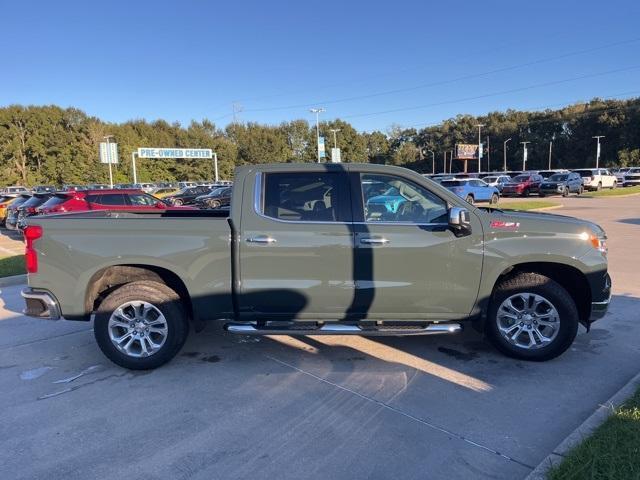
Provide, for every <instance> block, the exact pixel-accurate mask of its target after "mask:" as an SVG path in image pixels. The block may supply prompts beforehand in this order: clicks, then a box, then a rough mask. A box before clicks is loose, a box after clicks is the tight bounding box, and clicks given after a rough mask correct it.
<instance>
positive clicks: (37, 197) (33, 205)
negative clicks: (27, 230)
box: [16, 192, 53, 230]
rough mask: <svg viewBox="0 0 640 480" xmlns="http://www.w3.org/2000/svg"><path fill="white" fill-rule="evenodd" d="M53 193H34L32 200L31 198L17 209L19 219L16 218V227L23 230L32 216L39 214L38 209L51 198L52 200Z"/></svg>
mask: <svg viewBox="0 0 640 480" xmlns="http://www.w3.org/2000/svg"><path fill="white" fill-rule="evenodd" d="M52 195H53V194H52V193H47V192H44V193H34V194H33V195H32V196H31V198H29V199H28V200H27V201H26V202H24V203H23V204H22V205H20V206H19V207H18V209H17V213H18V215H17V217H16V226H17V227H18V228H19V229H20V230H22V229H23V228H24V227H25V225H26V223H25V220H26V218H28V217H31V216H32V215H35V214H36V213H37V209H38V207H39V206H40V205H42V204H43V203H45V202H46V201H47V200H49V198H51V196H52Z"/></svg>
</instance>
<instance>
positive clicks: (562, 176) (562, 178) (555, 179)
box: [549, 173, 569, 182]
mask: <svg viewBox="0 0 640 480" xmlns="http://www.w3.org/2000/svg"><path fill="white" fill-rule="evenodd" d="M567 178H569V175H567V174H566V173H563V174H560V173H556V174H555V175H551V176H550V177H549V180H550V181H552V182H564V181H565V180H566V179H567Z"/></svg>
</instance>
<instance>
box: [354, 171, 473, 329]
mask: <svg viewBox="0 0 640 480" xmlns="http://www.w3.org/2000/svg"><path fill="white" fill-rule="evenodd" d="M351 185H352V191H353V194H352V197H353V199H354V200H353V205H354V207H353V208H354V224H355V228H356V237H355V244H356V252H357V257H356V258H357V261H356V264H357V266H358V268H357V279H356V290H355V299H356V300H355V305H354V307H355V310H357V311H358V312H359V313H360V315H361V317H362V318H371V319H376V318H396V319H407V318H411V319H416V318H425V319H428V318H432V319H442V320H444V319H451V318H457V317H459V316H463V315H467V314H469V313H470V311H471V309H472V308H473V305H474V304H475V301H476V297H477V294H478V289H479V285H480V276H481V270H482V255H483V246H482V239H483V236H482V228H481V226H480V221H479V220H478V218H477V217H476V216H475V215H474V214H473V213H472V215H471V219H472V229H473V233H472V234H471V235H469V236H465V237H456V236H455V235H454V234H453V232H452V231H451V230H450V229H449V228H448V207H449V206H448V204H447V202H446V201H445V200H444V199H443V198H441V197H439V196H438V194H437V193H436V192H434V191H431V190H430V189H428V188H427V187H426V186H424V185H421V184H419V183H417V182H416V181H415V180H413V179H410V178H408V177H402V176H399V175H396V174H393V175H390V174H368V173H353V174H352V175H351Z"/></svg>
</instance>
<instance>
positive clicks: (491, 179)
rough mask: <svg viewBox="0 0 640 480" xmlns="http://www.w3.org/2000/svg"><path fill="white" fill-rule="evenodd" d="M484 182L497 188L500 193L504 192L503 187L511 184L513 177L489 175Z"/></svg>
mask: <svg viewBox="0 0 640 480" xmlns="http://www.w3.org/2000/svg"><path fill="white" fill-rule="evenodd" d="M482 180H484V181H485V183H487V184H488V185H491V186H492V187H496V188H497V189H498V191H499V192H502V187H503V186H504V185H505V184H507V183H509V182H511V177H510V176H508V175H488V176H486V177H484V178H483V179H482Z"/></svg>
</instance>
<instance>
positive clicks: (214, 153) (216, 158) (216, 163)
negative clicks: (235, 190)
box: [213, 152, 218, 182]
mask: <svg viewBox="0 0 640 480" xmlns="http://www.w3.org/2000/svg"><path fill="white" fill-rule="evenodd" d="M213 170H214V172H215V174H216V182H217V181H218V154H217V153H216V152H213Z"/></svg>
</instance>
